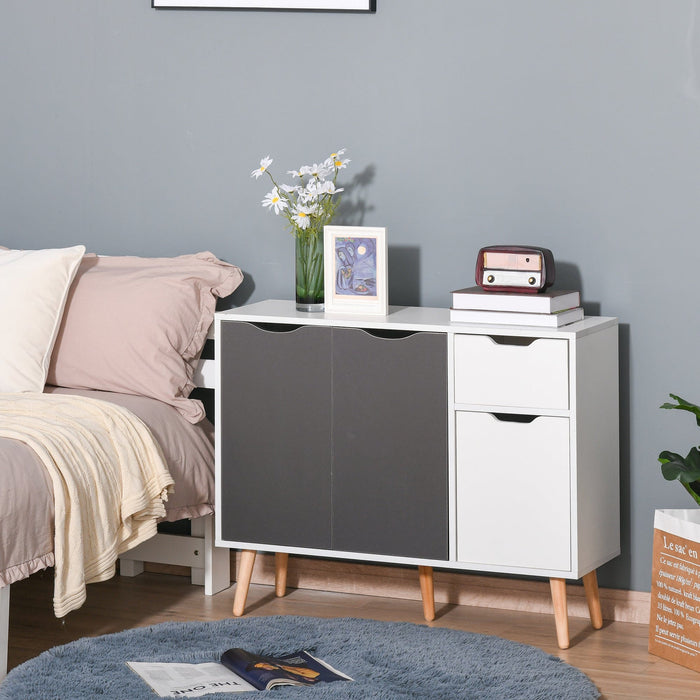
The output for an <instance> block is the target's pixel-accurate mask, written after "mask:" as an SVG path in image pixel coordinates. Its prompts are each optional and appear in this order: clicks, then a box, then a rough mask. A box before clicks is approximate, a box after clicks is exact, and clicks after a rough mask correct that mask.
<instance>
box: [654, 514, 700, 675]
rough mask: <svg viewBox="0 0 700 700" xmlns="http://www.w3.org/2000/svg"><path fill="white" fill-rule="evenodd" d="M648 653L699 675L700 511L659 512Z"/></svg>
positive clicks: (655, 540) (656, 521)
mask: <svg viewBox="0 0 700 700" xmlns="http://www.w3.org/2000/svg"><path fill="white" fill-rule="evenodd" d="M649 652H650V653H651V654H655V655H656V656H660V657H662V658H664V659H668V660H669V661H673V662H674V663H677V664H680V665H681V666H686V667H687V668H691V669H693V670H694V671H698V672H700V508H695V509H692V510H657V511H656V512H655V513H654V559H653V564H652V572H651V616H650V619H649Z"/></svg>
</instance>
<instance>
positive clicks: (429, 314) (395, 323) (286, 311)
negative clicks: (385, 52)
mask: <svg viewBox="0 0 700 700" xmlns="http://www.w3.org/2000/svg"><path fill="white" fill-rule="evenodd" d="M216 319H217V321H257V322H262V323H293V324H301V325H319V326H344V327H353V328H386V329H395V330H415V331H434V332H439V333H472V334H474V333H475V334H494V333H497V334H498V335H518V336H537V337H539V338H569V337H577V336H582V335H587V334H588V333H592V332H595V331H598V330H602V329H603V328H607V327H610V326H615V325H617V319H616V318H614V317H610V316H586V317H585V318H584V319H583V321H578V322H577V323H571V324H569V325H568V326H562V327H561V328H542V327H538V326H503V325H496V324H476V323H452V322H450V310H449V309H440V308H431V307H427V306H390V307H389V313H388V314H387V315H386V316H370V315H359V314H344V313H326V312H321V313H319V312H314V313H307V312H303V311H297V310H296V304H295V302H293V301H287V300H279V299H268V300H267V301H261V302H257V303H254V304H249V305H247V306H241V307H239V308H236V309H230V310H228V311H219V312H217V313H216Z"/></svg>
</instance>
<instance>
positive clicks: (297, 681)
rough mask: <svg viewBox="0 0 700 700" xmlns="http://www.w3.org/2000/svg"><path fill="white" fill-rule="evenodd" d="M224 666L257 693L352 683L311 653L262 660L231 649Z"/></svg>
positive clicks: (239, 650)
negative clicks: (323, 684) (296, 686)
mask: <svg viewBox="0 0 700 700" xmlns="http://www.w3.org/2000/svg"><path fill="white" fill-rule="evenodd" d="M221 663H222V664H223V665H224V666H225V667H226V668H228V669H230V670H231V671H233V672H234V673H235V674H236V675H237V676H239V677H240V678H242V679H243V680H245V681H247V682H248V683H250V684H251V685H252V686H253V687H255V688H256V689H257V690H269V689H270V688H274V687H275V686H277V685H316V683H330V682H332V681H351V680H352V678H350V676H346V675H345V674H344V673H341V672H340V671H336V669H334V668H333V667H332V666H329V665H328V664H327V663H325V661H321V660H320V659H317V658H316V657H315V656H312V655H311V654H309V652H308V651H298V652H295V653H294V654H285V655H284V656H262V655H260V654H252V653H250V652H249V651H246V650H245V649H228V650H227V651H225V652H224V653H223V654H222V655H221Z"/></svg>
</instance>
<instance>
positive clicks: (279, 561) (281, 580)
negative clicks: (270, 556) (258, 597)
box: [275, 552, 289, 598]
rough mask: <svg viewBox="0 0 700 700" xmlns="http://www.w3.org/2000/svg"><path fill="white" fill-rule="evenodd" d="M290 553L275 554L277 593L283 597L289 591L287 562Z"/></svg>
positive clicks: (279, 596)
mask: <svg viewBox="0 0 700 700" xmlns="http://www.w3.org/2000/svg"><path fill="white" fill-rule="evenodd" d="M288 563H289V554H287V553H286V552H277V553H276V554H275V595H276V596H277V597H278V598H281V597H282V596H283V595H284V594H285V593H286V592H287V564H288Z"/></svg>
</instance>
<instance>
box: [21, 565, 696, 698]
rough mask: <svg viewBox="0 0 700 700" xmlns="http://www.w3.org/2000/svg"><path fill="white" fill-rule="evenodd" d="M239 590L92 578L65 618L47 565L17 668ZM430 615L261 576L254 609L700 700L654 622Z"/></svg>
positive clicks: (27, 584)
mask: <svg viewBox="0 0 700 700" xmlns="http://www.w3.org/2000/svg"><path fill="white" fill-rule="evenodd" d="M233 590H234V589H233V588H230V589H228V590H227V591H223V592H221V593H219V594H217V595H215V596H212V597H206V596H204V595H203V593H202V588H201V587H198V586H192V585H191V584H190V582H189V580H188V579H187V578H185V577H183V576H174V575H166V574H154V573H144V574H142V575H140V576H137V577H135V578H126V577H124V578H120V577H116V578H114V579H112V580H110V581H106V582H104V583H99V584H93V585H90V586H88V598H87V601H86V603H85V604H84V605H83V607H82V608H81V609H80V610H76V611H75V612H72V613H70V614H69V615H68V616H67V617H66V618H64V619H63V620H57V619H56V618H55V617H54V616H53V611H52V595H53V576H52V573H51V572H50V571H49V572H40V573H38V574H35V575H34V576H31V577H30V578H29V579H27V580H25V581H20V582H19V583H17V584H13V586H12V595H11V600H10V652H9V664H8V665H9V668H13V667H14V666H17V665H18V664H20V663H22V662H24V661H26V660H28V659H30V658H32V657H34V656H36V655H37V654H39V653H41V652H42V651H44V650H46V649H49V648H51V647H53V646H56V645H58V644H66V643H68V642H70V641H73V640H75V639H78V638H80V637H83V636H94V635H98V634H107V633H111V632H117V631H121V630H123V629H128V628H131V627H141V626H145V625H150V624H155V623H158V622H165V621H177V620H218V619H222V618H227V617H231V604H232V601H233ZM435 613H436V617H435V620H434V622H431V623H426V622H425V620H424V619H423V608H422V605H421V603H420V602H419V601H415V600H405V599H396V598H386V597H379V596H369V595H354V594H349V593H333V592H324V591H313V590H302V589H291V588H290V589H289V593H288V594H287V595H286V596H285V597H283V598H278V597H276V596H275V589H274V586H271V585H261V584H252V585H251V586H250V592H249V595H248V604H247V608H246V616H265V615H309V616H316V617H362V618H371V619H375V620H389V621H407V622H414V623H417V624H430V625H431V626H435V627H448V628H452V629H461V630H466V631H470V632H478V633H482V634H492V635H497V636H499V637H504V638H507V639H512V640H514V641H518V642H523V643H526V644H532V645H534V646H537V647H539V648H541V649H543V650H544V651H546V652H547V653H550V654H553V655H555V656H558V657H559V658H561V659H562V660H564V661H566V662H567V663H569V664H571V665H573V666H576V667H577V668H579V669H581V670H582V671H583V672H584V673H586V674H587V675H588V676H589V677H590V678H591V679H592V680H593V682H594V683H596V685H597V686H598V688H599V689H600V690H601V692H602V693H603V698H605V699H606V700H628V699H629V700H632V699H634V700H662V699H663V700H666V699H670V698H673V700H697V698H698V697H699V696H700V674H697V673H695V672H693V671H691V670H689V669H686V668H684V667H682V666H678V665H676V664H672V663H670V662H669V661H666V660H664V659H660V658H658V657H655V656H652V655H650V654H649V653H648V652H647V634H648V628H647V625H643V624H637V623H630V622H609V621H605V623H604V625H603V628H602V629H601V630H593V629H592V627H591V625H590V623H589V622H588V621H587V620H585V619H582V618H572V619H571V620H570V633H571V647H570V648H569V649H566V650H562V649H559V648H558V647H557V642H556V635H555V631H554V621H553V618H552V616H551V615H545V614H540V613H532V612H522V611H512V610H505V611H504V610H497V609H493V608H480V607H473V606H466V605H454V604H440V603H437V604H436V610H435Z"/></svg>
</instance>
